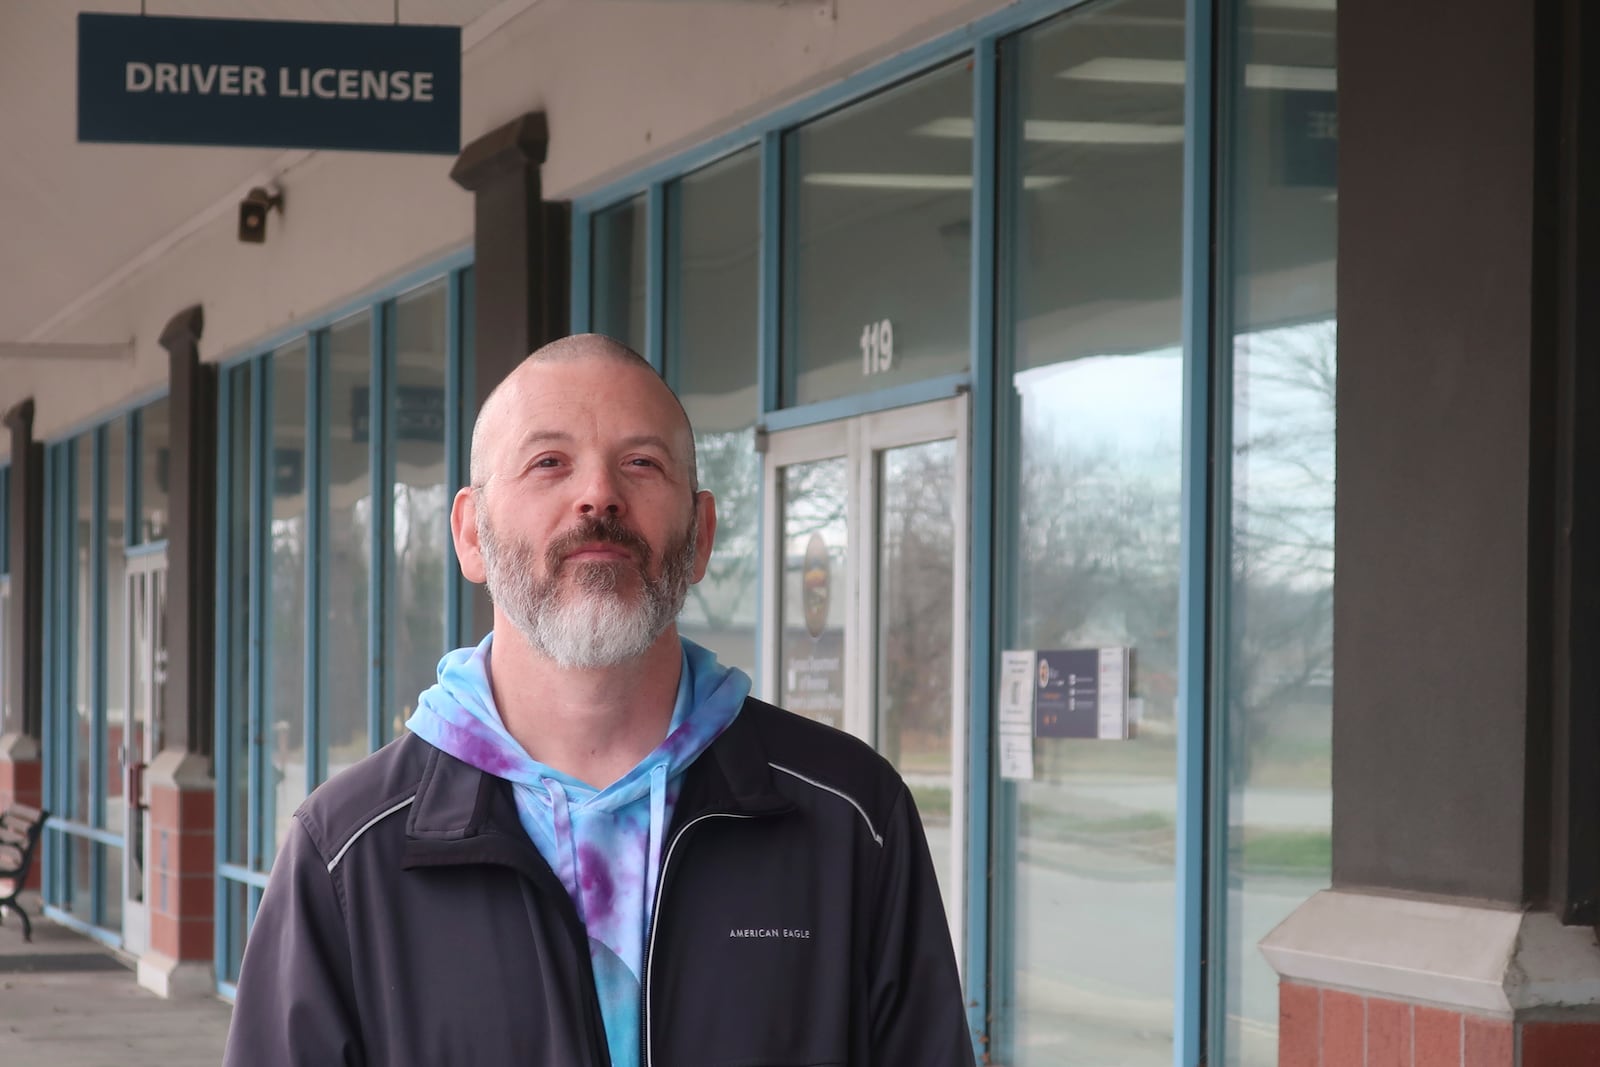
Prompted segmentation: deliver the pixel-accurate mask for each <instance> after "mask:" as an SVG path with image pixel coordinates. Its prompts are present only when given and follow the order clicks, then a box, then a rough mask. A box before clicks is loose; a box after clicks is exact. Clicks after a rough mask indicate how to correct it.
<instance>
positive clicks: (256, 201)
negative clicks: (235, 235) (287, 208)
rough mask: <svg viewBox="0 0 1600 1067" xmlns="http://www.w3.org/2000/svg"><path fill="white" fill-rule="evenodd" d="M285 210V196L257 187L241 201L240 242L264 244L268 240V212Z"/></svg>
mask: <svg viewBox="0 0 1600 1067" xmlns="http://www.w3.org/2000/svg"><path fill="white" fill-rule="evenodd" d="M273 208H277V209H278V210H279V211H280V212H281V211H282V210H283V194H282V193H281V192H278V191H276V190H272V191H269V190H267V189H264V188H262V187H261V186H259V185H258V186H256V187H255V188H254V189H251V190H250V191H249V192H248V193H246V194H245V196H244V199H243V200H241V201H239V240H241V241H245V242H247V243H249V244H253V245H258V244H262V243H264V242H265V241H266V239H267V212H269V211H271V210H272V209H273Z"/></svg>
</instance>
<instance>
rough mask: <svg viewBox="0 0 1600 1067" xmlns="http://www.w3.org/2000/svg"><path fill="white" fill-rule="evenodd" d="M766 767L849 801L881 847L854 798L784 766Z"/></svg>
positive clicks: (880, 837)
mask: <svg viewBox="0 0 1600 1067" xmlns="http://www.w3.org/2000/svg"><path fill="white" fill-rule="evenodd" d="M767 766H768V767H771V768H772V769H773V770H775V771H782V772H783V773H784V774H787V775H789V776H791V777H794V778H798V779H800V780H801V781H802V782H805V783H806V784H807V785H814V786H816V787H817V788H818V789H821V790H824V791H825V792H829V793H832V794H833V795H834V796H836V797H840V798H841V799H843V800H846V801H849V803H850V806H851V807H852V808H855V809H856V811H857V812H859V813H860V815H861V821H862V822H864V823H866V824H867V833H869V834H871V835H872V839H873V840H874V841H876V842H877V843H878V847H879V848H882V847H883V838H882V836H880V835H879V833H878V831H877V829H876V828H875V827H874V826H873V825H872V820H871V819H869V818H867V809H866V808H863V807H862V806H861V805H860V804H858V803H856V798H855V797H853V796H851V795H850V794H849V793H846V792H844V791H843V790H840V789H835V788H834V787H833V786H831V785H824V784H823V783H822V782H819V781H817V780H816V779H815V778H807V777H806V776H805V775H803V774H801V773H800V772H799V771H796V770H791V769H790V768H788V767H784V766H782V765H780V764H777V763H771V762H769V763H768V764H767Z"/></svg>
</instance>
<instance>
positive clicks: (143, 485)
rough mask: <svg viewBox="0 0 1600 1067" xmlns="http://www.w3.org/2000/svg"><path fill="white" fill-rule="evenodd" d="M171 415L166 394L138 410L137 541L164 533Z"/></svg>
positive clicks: (154, 538) (159, 538)
mask: <svg viewBox="0 0 1600 1067" xmlns="http://www.w3.org/2000/svg"><path fill="white" fill-rule="evenodd" d="M171 442H172V416H171V413H170V410H169V407H168V403H167V398H166V397H162V398H161V399H160V400H156V401H153V402H151V403H150V404H147V405H145V407H144V408H143V409H142V410H140V412H139V472H138V477H139V526H138V530H137V533H138V542H137V543H139V544H148V543H150V542H151V541H164V540H166V537H167V484H168V482H167V479H168V477H169V476H170V473H169V472H170V471H171V469H172V468H171V465H172V443H171Z"/></svg>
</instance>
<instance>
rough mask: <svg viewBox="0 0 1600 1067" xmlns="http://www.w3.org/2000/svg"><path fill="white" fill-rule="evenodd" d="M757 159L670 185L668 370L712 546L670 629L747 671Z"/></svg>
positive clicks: (749, 154) (752, 576)
mask: <svg viewBox="0 0 1600 1067" xmlns="http://www.w3.org/2000/svg"><path fill="white" fill-rule="evenodd" d="M760 192H761V166H760V159H759V157H758V155H757V152H756V150H755V149H753V148H752V149H746V150H745V151H743V152H740V153H739V154H738V155H735V156H732V157H731V158H729V159H726V160H723V161H722V162H720V163H716V164H714V165H712V166H710V167H707V168H705V169H704V170H701V171H698V172H696V173H694V174H691V175H689V176H688V177H686V178H683V179H682V180H681V181H678V182H675V183H673V184H672V185H670V186H668V188H667V218H668V222H667V249H668V269H667V272H666V286H667V288H666V295H667V319H666V338H667V351H666V373H667V380H668V381H669V382H671V383H672V385H673V388H674V389H676V390H677V392H678V396H679V397H680V398H681V399H682V401H683V407H684V410H685V411H686V412H688V414H689V421H690V423H691V424H693V426H694V429H695V452H696V457H697V459H698V461H699V467H700V486H701V488H703V489H708V490H710V491H711V493H712V495H713V496H714V497H715V498H716V502H717V541H716V551H715V553H714V554H713V555H712V557H711V565H710V568H709V569H708V570H707V572H706V577H705V579H704V580H703V581H701V582H700V583H699V584H698V585H695V586H692V587H691V588H690V590H689V599H688V602H687V603H686V604H685V605H684V611H683V615H682V617H681V618H680V619H679V620H678V628H679V631H680V632H681V633H682V634H683V635H684V636H685V637H688V638H689V639H691V640H693V641H697V642H699V643H701V644H703V645H705V646H706V647H707V648H710V649H711V650H712V651H714V652H715V653H717V656H718V658H720V659H721V660H722V662H724V663H726V664H729V665H730V666H735V667H739V668H741V669H743V670H744V671H745V672H746V673H749V674H751V675H752V676H754V673H755V650H756V638H755V633H756V594H757V590H758V588H759V586H760V574H761V572H760V552H759V545H758V544H757V535H758V530H759V524H760V518H761V504H760V493H761V457H760V456H759V455H757V453H756V450H755V419H756V414H757V412H758V411H759V410H760V407H761V401H760V398H759V397H758V396H757V391H756V365H757V358H756V357H757V351H758V344H759V338H758V326H757V322H756V309H757V306H758V303H759V300H758V296H757V279H758V278H759V276H760V270H759V263H758V257H759V253H760V241H761V226H760V222H761V219H760Z"/></svg>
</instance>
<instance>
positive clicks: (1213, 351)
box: [1173, 0, 1230, 1067]
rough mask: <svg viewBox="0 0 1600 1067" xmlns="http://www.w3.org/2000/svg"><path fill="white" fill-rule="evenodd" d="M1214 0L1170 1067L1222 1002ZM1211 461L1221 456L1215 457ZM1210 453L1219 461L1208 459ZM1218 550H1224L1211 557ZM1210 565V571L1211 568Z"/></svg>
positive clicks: (1187, 160)
mask: <svg viewBox="0 0 1600 1067" xmlns="http://www.w3.org/2000/svg"><path fill="white" fill-rule="evenodd" d="M1217 8H1218V5H1217V3H1216V0H1188V2H1187V5H1186V11H1185V24H1184V52H1185V56H1184V62H1185V70H1186V72H1187V74H1186V84H1185V91H1184V149H1183V152H1184V156H1183V220H1184V226H1183V242H1184V244H1183V267H1182V269H1183V282H1182V301H1183V311H1182V314H1183V422H1184V424H1183V460H1182V463H1183V470H1182V487H1181V490H1180V492H1181V496H1182V509H1181V510H1182V514H1181V518H1180V534H1179V545H1180V549H1179V578H1178V693H1177V700H1178V812H1177V841H1176V845H1177V849H1176V857H1175V863H1176V867H1177V870H1176V874H1177V879H1178V892H1177V893H1176V894H1175V897H1176V901H1177V915H1176V916H1175V918H1176V922H1177V949H1178V958H1177V960H1176V967H1175V971H1174V974H1175V981H1174V984H1175V988H1174V997H1175V1003H1176V1007H1177V1013H1176V1019H1175V1024H1176V1025H1175V1032H1174V1042H1173V1062H1174V1064H1175V1065H1176V1067H1192V1065H1194V1064H1197V1063H1199V1062H1201V1061H1202V1059H1203V1058H1205V1059H1210V1058H1211V1057H1218V1058H1216V1059H1215V1060H1214V1062H1219V1063H1220V1062H1224V1061H1223V1060H1222V1059H1221V1058H1220V1055H1221V1052H1222V1048H1223V1037H1224V1034H1225V1027H1224V1026H1223V1023H1224V1021H1225V1004H1224V1003H1223V1002H1222V999H1223V998H1221V997H1219V996H1217V993H1218V991H1219V990H1220V985H1219V983H1218V976H1219V974H1220V973H1221V968H1219V967H1217V966H1215V965H1214V961H1216V960H1218V959H1219V958H1220V956H1219V952H1218V946H1220V945H1221V944H1223V943H1224V924H1223V919H1224V917H1225V914H1226V904H1227V899H1226V883H1225V879H1224V878H1222V877H1219V875H1225V873H1226V861H1227V857H1226V851H1225V849H1224V848H1222V847H1220V845H1221V842H1223V840H1224V838H1222V837H1219V836H1218V833H1217V831H1218V829H1219V828H1220V825H1221V824H1220V822H1219V819H1218V815H1219V813H1221V815H1222V816H1223V817H1225V815H1226V808H1225V805H1224V804H1220V803H1216V796H1215V790H1214V788H1213V787H1214V786H1215V784H1216V783H1217V782H1218V781H1219V779H1218V778H1217V777H1216V776H1215V772H1216V769H1217V768H1218V767H1220V766H1221V764H1220V762H1219V760H1220V759H1221V758H1222V757H1223V755H1224V753H1223V752H1222V751H1221V750H1220V746H1219V745H1218V744H1217V742H1218V741H1219V740H1220V739H1221V738H1220V731H1219V730H1218V729H1217V723H1218V722H1219V721H1220V720H1221V718H1222V716H1221V714H1220V713H1219V711H1218V709H1219V708H1220V707H1221V705H1219V704H1218V703H1217V701H1216V695H1217V685H1218V680H1219V678H1220V677H1221V675H1220V672H1219V671H1218V670H1217V661H1216V659H1215V656H1216V655H1217V654H1218V650H1219V649H1221V648H1223V647H1225V645H1226V634H1227V631H1226V630H1225V629H1219V628H1218V627H1217V622H1218V620H1219V616H1220V613H1221V605H1222V601H1223V597H1222V596H1221V595H1220V594H1221V592H1222V590H1224V588H1225V586H1226V579H1227V573H1228V572H1227V560H1226V531H1225V530H1224V529H1223V528H1222V527H1223V526H1225V524H1226V521H1227V520H1226V508H1222V509H1221V510H1219V509H1218V508H1217V502H1218V501H1219V500H1222V499H1225V497H1224V496H1223V495H1221V494H1225V492H1226V481H1227V478H1226V471H1225V470H1224V461H1225V458H1226V457H1227V456H1228V455H1229V454H1230V453H1229V451H1228V450H1227V449H1226V448H1225V447H1224V448H1223V449H1222V450H1221V451H1220V452H1219V451H1217V442H1218V440H1219V438H1218V437H1217V434H1218V433H1219V432H1221V431H1222V430H1223V429H1225V423H1226V418H1225V416H1226V412H1225V411H1222V412H1221V414H1222V415H1223V416H1224V418H1223V419H1222V420H1220V421H1221V423H1222V425H1220V426H1219V419H1218V418H1217V416H1218V414H1219V408H1218V405H1217V402H1216V399H1215V398H1216V396H1217V394H1218V393H1219V392H1223V390H1219V389H1218V383H1221V382H1225V381H1226V378H1225V377H1224V372H1223V370H1222V364H1223V362H1224V360H1223V359H1220V358H1219V357H1220V356H1221V355H1222V353H1221V352H1220V351H1219V350H1218V344H1217V314H1218V310H1219V296H1218V293H1219V284H1218V278H1219V274H1218V271H1217V264H1216V260H1215V252H1214V250H1215V249H1218V248H1220V247H1221V246H1222V244H1223V241H1222V240H1221V238H1220V234H1221V230H1220V226H1219V215H1220V208H1219V201H1218V197H1217V187H1218V186H1217V181H1216V177H1217V167H1218V159H1219V158H1220V155H1219V148H1218V127H1217V121H1216V118H1217V108H1218V101H1219V89H1218V80H1217V70H1218V69H1219V68H1218V63H1217V39H1218V21H1217ZM1218 457H1221V458H1220V459H1218ZM1213 459H1218V462H1217V463H1216V464H1213V462H1212V461H1213ZM1219 553H1222V555H1220V556H1219ZM1219 563H1220V567H1219Z"/></svg>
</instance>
